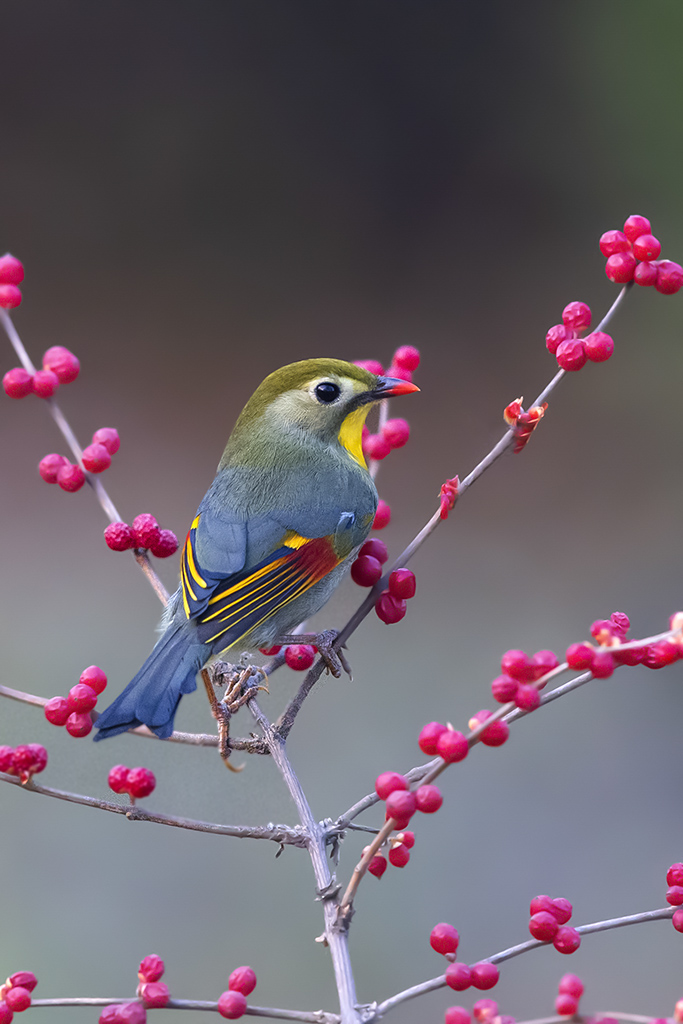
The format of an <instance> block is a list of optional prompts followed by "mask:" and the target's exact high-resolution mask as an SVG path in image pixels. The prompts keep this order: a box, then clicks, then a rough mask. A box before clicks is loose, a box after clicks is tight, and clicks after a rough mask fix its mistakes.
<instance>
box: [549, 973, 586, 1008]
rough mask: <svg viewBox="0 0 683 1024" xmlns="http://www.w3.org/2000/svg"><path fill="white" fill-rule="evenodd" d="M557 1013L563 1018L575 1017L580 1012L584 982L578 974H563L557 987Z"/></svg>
mask: <svg viewBox="0 0 683 1024" xmlns="http://www.w3.org/2000/svg"><path fill="white" fill-rule="evenodd" d="M557 992H558V995H557V999H556V1000H555V1012H556V1013H558V1014H559V1015H560V1016H561V1017H573V1016H574V1014H575V1013H578V1012H579V1000H580V998H581V996H582V995H583V982H582V981H581V978H579V977H578V976H577V975H576V974H563V975H562V977H561V978H560V983H559V985H558V986H557Z"/></svg>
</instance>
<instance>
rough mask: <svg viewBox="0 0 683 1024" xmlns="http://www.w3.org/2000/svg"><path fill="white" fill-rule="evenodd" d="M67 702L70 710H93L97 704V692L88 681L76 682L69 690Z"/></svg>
mask: <svg viewBox="0 0 683 1024" xmlns="http://www.w3.org/2000/svg"><path fill="white" fill-rule="evenodd" d="M66 702H67V705H68V707H69V712H72V711H92V709H93V708H94V707H95V705H96V704H97V694H96V693H95V691H94V690H93V688H92V686H88V685H87V683H76V685H75V686H72V687H71V689H70V690H69V695H68V697H67V699H66Z"/></svg>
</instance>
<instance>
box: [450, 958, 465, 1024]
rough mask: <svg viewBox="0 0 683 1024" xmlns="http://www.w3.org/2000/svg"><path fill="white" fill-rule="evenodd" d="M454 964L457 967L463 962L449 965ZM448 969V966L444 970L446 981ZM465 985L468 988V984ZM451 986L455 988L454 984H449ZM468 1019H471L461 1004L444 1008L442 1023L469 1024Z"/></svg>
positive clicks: (452, 965)
mask: <svg viewBox="0 0 683 1024" xmlns="http://www.w3.org/2000/svg"><path fill="white" fill-rule="evenodd" d="M456 966H457V967H462V966H464V965H463V964H457V965H456V964H451V967H456ZM449 970H450V967H449V968H448V970H447V971H446V980H447V981H448V971H449ZM467 970H468V971H469V967H468V968H467ZM465 987H466V988H469V984H468V985H466V986H465ZM451 988H455V986H454V985H451ZM460 991H461V990H460ZM470 1019H471V1018H470V1015H469V1013H468V1012H467V1010H466V1009H464V1007H462V1006H449V1007H448V1009H447V1010H446V1013H445V1015H444V1024H470Z"/></svg>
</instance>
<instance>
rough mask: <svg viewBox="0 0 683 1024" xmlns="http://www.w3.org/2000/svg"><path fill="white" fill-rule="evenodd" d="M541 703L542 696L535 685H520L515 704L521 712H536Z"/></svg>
mask: <svg viewBox="0 0 683 1024" xmlns="http://www.w3.org/2000/svg"><path fill="white" fill-rule="evenodd" d="M540 703H541V694H540V691H539V689H538V687H537V686H534V684H533V683H518V685H517V693H516V694H515V704H516V706H517V707H518V708H519V709H520V711H535V710H536V708H537V707H539V705H540Z"/></svg>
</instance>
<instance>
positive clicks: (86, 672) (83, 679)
mask: <svg viewBox="0 0 683 1024" xmlns="http://www.w3.org/2000/svg"><path fill="white" fill-rule="evenodd" d="M78 681H79V683H85V685H86V686H90V687H92V689H93V690H94V691H95V693H102V691H103V690H104V689H105V687H106V685H107V676H106V674H105V673H104V672H103V671H102V669H101V668H98V666H97V665H88V667H87V668H84V669H83V671H82V672H81V674H80V676H79V678H78Z"/></svg>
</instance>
